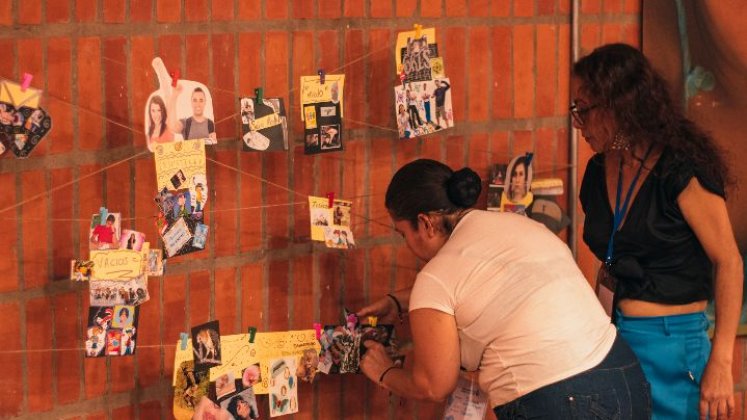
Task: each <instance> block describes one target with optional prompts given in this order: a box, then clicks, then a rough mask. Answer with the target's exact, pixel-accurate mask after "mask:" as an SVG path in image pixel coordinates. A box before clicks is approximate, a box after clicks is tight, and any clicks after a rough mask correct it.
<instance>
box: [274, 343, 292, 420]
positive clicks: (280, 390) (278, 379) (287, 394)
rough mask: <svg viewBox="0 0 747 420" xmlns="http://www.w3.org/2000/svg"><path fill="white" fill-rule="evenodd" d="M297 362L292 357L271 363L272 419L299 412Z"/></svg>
mask: <svg viewBox="0 0 747 420" xmlns="http://www.w3.org/2000/svg"><path fill="white" fill-rule="evenodd" d="M297 385H298V380H297V378H296V361H295V359H294V358H292V357H286V358H282V359H275V360H273V361H271V362H270V398H269V400H270V417H277V416H282V415H286V414H293V413H296V412H298V386H297Z"/></svg>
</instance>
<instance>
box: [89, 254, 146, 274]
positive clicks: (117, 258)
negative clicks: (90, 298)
mask: <svg viewBox="0 0 747 420" xmlns="http://www.w3.org/2000/svg"><path fill="white" fill-rule="evenodd" d="M91 261H93V264H94V267H96V270H95V271H94V273H93V280H127V279H132V278H136V277H139V276H141V275H142V274H143V269H144V267H145V261H144V259H143V253H142V252H140V251H134V250H131V249H112V250H102V251H96V250H91Z"/></svg>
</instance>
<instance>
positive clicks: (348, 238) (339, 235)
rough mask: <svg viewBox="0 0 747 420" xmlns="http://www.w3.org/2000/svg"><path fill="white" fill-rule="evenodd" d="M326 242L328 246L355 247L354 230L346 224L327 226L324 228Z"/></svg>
mask: <svg viewBox="0 0 747 420" xmlns="http://www.w3.org/2000/svg"><path fill="white" fill-rule="evenodd" d="M324 243H325V244H326V245H327V248H338V249H350V248H354V247H355V239H353V231H351V230H350V228H349V227H346V226H326V227H325V228H324Z"/></svg>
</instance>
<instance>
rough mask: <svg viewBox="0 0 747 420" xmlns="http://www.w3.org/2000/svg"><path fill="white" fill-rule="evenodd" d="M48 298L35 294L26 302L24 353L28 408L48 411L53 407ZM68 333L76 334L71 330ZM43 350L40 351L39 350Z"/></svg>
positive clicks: (50, 325) (50, 328)
mask: <svg viewBox="0 0 747 420" xmlns="http://www.w3.org/2000/svg"><path fill="white" fill-rule="evenodd" d="M50 313H51V308H50V300H49V299H48V298H38V299H33V300H30V301H29V302H28V303H27V304H26V349H27V350H29V352H28V353H27V354H26V360H27V369H28V370H27V371H26V372H25V373H26V379H27V381H28V386H29V393H28V409H29V411H31V412H40V411H49V410H51V409H52V402H53V401H52V398H49V396H50V395H52V382H51V381H49V374H50V372H52V352H50V351H48V349H50V348H51V347H52V341H51V339H50V338H51V337H52V322H50V321H51V320H50V319H49V314H50ZM70 333H73V334H75V332H74V331H70ZM39 350H42V351H39Z"/></svg>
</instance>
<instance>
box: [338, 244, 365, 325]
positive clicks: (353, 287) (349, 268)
mask: <svg viewBox="0 0 747 420" xmlns="http://www.w3.org/2000/svg"><path fill="white" fill-rule="evenodd" d="M367 254H368V252H367V251H366V250H364V249H361V248H356V249H355V250H348V251H347V252H346V253H345V278H344V280H345V295H344V296H343V300H342V302H343V305H344V307H346V308H350V309H352V308H356V309H353V310H357V308H360V307H362V306H363V304H364V303H365V302H366V287H365V285H364V282H362V281H360V279H363V278H364V277H365V272H366V267H367V266H369V268H370V263H369V262H368V261H369V260H368V259H367V258H366V256H367ZM338 275H339V274H338ZM353 279H355V281H353ZM338 311H339V309H338ZM338 313H339V312H338Z"/></svg>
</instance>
